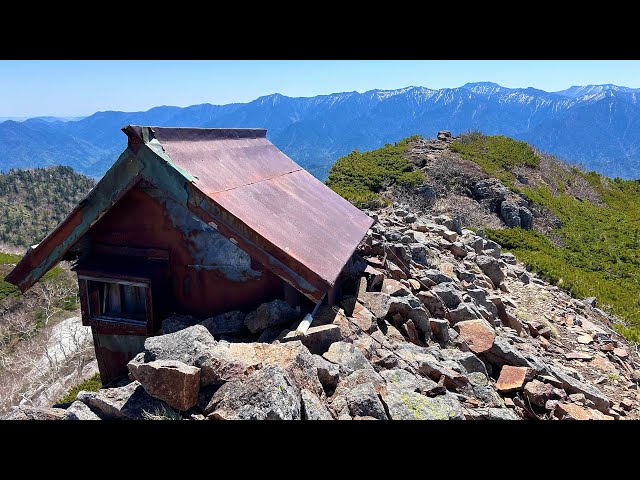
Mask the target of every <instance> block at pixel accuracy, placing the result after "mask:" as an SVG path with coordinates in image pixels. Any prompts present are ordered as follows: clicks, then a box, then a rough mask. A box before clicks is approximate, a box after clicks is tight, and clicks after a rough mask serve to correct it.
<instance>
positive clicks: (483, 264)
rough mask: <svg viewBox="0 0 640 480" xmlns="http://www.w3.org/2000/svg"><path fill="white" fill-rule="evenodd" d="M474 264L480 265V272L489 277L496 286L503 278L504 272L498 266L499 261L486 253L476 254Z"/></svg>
mask: <svg viewBox="0 0 640 480" xmlns="http://www.w3.org/2000/svg"><path fill="white" fill-rule="evenodd" d="M476 264H477V265H478V267H480V270H482V273H484V274H485V275H486V276H487V277H489V278H490V279H491V281H492V282H493V284H494V285H495V286H496V287H497V286H498V285H500V283H502V281H503V280H504V279H505V274H504V272H503V271H502V269H501V268H500V262H498V261H497V260H496V259H495V258H493V257H490V256H488V255H478V256H477V257H476Z"/></svg>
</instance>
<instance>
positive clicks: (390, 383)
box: [380, 368, 423, 392]
mask: <svg viewBox="0 0 640 480" xmlns="http://www.w3.org/2000/svg"><path fill="white" fill-rule="evenodd" d="M380 376H381V377H382V378H383V379H384V381H385V382H386V388H387V389H389V388H395V389H397V390H400V391H409V392H416V391H418V390H420V385H421V380H423V379H422V378H420V377H416V376H415V375H413V374H411V373H409V372H407V371H406V370H400V369H398V368H396V369H392V370H383V371H382V372H380Z"/></svg>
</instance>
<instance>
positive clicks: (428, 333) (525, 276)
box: [11, 206, 640, 420]
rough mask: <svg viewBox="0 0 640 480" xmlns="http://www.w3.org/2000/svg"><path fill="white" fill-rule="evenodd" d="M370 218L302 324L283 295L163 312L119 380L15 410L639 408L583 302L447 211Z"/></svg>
mask: <svg viewBox="0 0 640 480" xmlns="http://www.w3.org/2000/svg"><path fill="white" fill-rule="evenodd" d="M370 215H372V216H374V217H375V218H376V219H377V222H376V224H375V225H374V226H373V227H372V229H371V231H370V232H369V233H368V235H367V237H366V238H365V240H364V241H363V242H362V244H361V246H360V247H359V249H358V252H357V254H356V255H354V257H353V260H352V261H351V262H350V263H349V265H348V266H347V270H348V274H349V275H350V278H351V281H350V282H348V283H347V286H346V287H345V289H344V294H343V296H342V298H341V301H340V305H338V306H335V307H329V306H323V307H321V308H320V309H319V311H318V313H317V315H316V316H315V319H314V322H313V326H312V327H311V328H310V329H309V330H308V332H307V334H306V335H304V336H302V335H296V333H295V331H294V330H295V328H296V326H297V325H298V323H299V321H300V318H301V316H302V313H304V312H302V313H300V312H298V311H296V310H295V309H293V308H291V307H289V306H288V304H286V303H285V302H283V301H280V300H275V301H273V302H269V303H265V304H263V305H261V306H260V307H259V308H258V309H257V310H256V311H253V312H250V313H248V314H245V313H243V312H228V313H226V314H222V315H218V316H216V317H213V318H209V319H207V320H204V321H202V322H199V323H198V321H197V320H196V319H194V318H191V317H185V316H174V317H170V318H168V319H166V320H165V321H164V323H163V330H162V332H161V333H163V334H162V335H158V336H155V337H152V338H149V339H148V340H147V341H146V342H145V350H144V352H142V353H140V354H139V355H138V356H137V357H136V358H135V359H134V360H132V361H131V362H130V364H129V372H130V380H128V381H127V382H123V384H122V385H121V386H119V387H116V388H109V389H102V390H100V391H98V392H81V393H80V394H79V395H78V399H77V401H76V402H74V403H73V404H72V405H64V406H62V407H67V408H34V407H18V408H16V409H15V410H14V411H13V412H12V414H11V418H51V419H58V418H60V419H93V420H98V419H145V418H147V419H192V420H204V419H214V420H215V419H306V420H316V419H326V420H330V419H340V420H351V419H358V420H359V419H379V420H387V419H392V420H400V419H411V420H416V419H419V420H429V419H439V420H446V419H451V420H454V419H455V420H458V419H459V420H463V419H467V420H477V419H513V420H517V419H549V420H556V419H603V420H614V419H616V420H617V419H637V418H638V416H639V414H640V411H639V396H638V382H640V371H639V370H638V368H639V367H640V361H639V359H638V352H637V349H636V347H635V346H632V345H629V344H628V342H627V341H626V340H625V339H624V338H622V337H621V336H620V335H618V334H617V333H616V332H615V331H614V330H612V329H611V327H610V325H611V323H612V322H613V321H616V319H614V318H612V317H610V316H608V315H607V314H606V313H605V312H603V311H602V310H600V309H598V308H597V307H596V300H595V299H584V300H578V299H574V298H571V297H570V296H569V295H568V294H567V293H566V292H564V291H562V290H560V289H559V288H558V287H556V286H552V285H549V284H547V283H545V282H544V281H542V280H540V279H538V278H536V276H535V275H533V274H531V273H529V272H527V271H526V269H525V268H524V267H523V266H522V265H520V264H519V263H518V262H517V261H516V259H515V258H514V257H513V256H512V255H511V254H508V253H507V254H503V253H502V252H501V248H500V246H499V245H497V244H496V243H494V242H492V241H490V240H487V239H485V238H483V237H482V236H478V235H476V234H474V233H473V232H472V231H470V230H466V229H462V228H461V227H460V224H459V222H457V221H454V220H452V219H451V218H449V217H446V216H438V217H430V216H426V215H420V214H415V213H413V212H410V211H408V210H407V209H406V208H404V207H398V206H396V207H394V208H387V209H385V210H381V211H377V212H370ZM479 233H480V234H481V232H479Z"/></svg>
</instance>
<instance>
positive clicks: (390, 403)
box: [384, 389, 464, 420]
mask: <svg viewBox="0 0 640 480" xmlns="http://www.w3.org/2000/svg"><path fill="white" fill-rule="evenodd" d="M384 402H385V404H386V405H387V410H388V411H389V416H390V417H391V420H464V414H463V413H462V406H461V405H460V402H459V401H458V399H457V398H456V397H455V396H454V395H453V394H450V393H447V394H445V395H438V396H436V397H427V396H425V395H421V394H419V393H416V392H412V391H400V390H397V389H390V390H388V392H387V394H386V395H385V397H384Z"/></svg>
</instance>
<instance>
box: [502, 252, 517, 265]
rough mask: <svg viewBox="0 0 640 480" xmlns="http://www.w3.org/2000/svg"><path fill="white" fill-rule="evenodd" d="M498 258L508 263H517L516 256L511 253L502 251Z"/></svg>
mask: <svg viewBox="0 0 640 480" xmlns="http://www.w3.org/2000/svg"><path fill="white" fill-rule="evenodd" d="M500 260H502V261H503V262H505V263H508V264H509V265H515V264H516V263H518V261H517V259H516V256H515V255H514V254H513V253H503V254H502V255H500Z"/></svg>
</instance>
